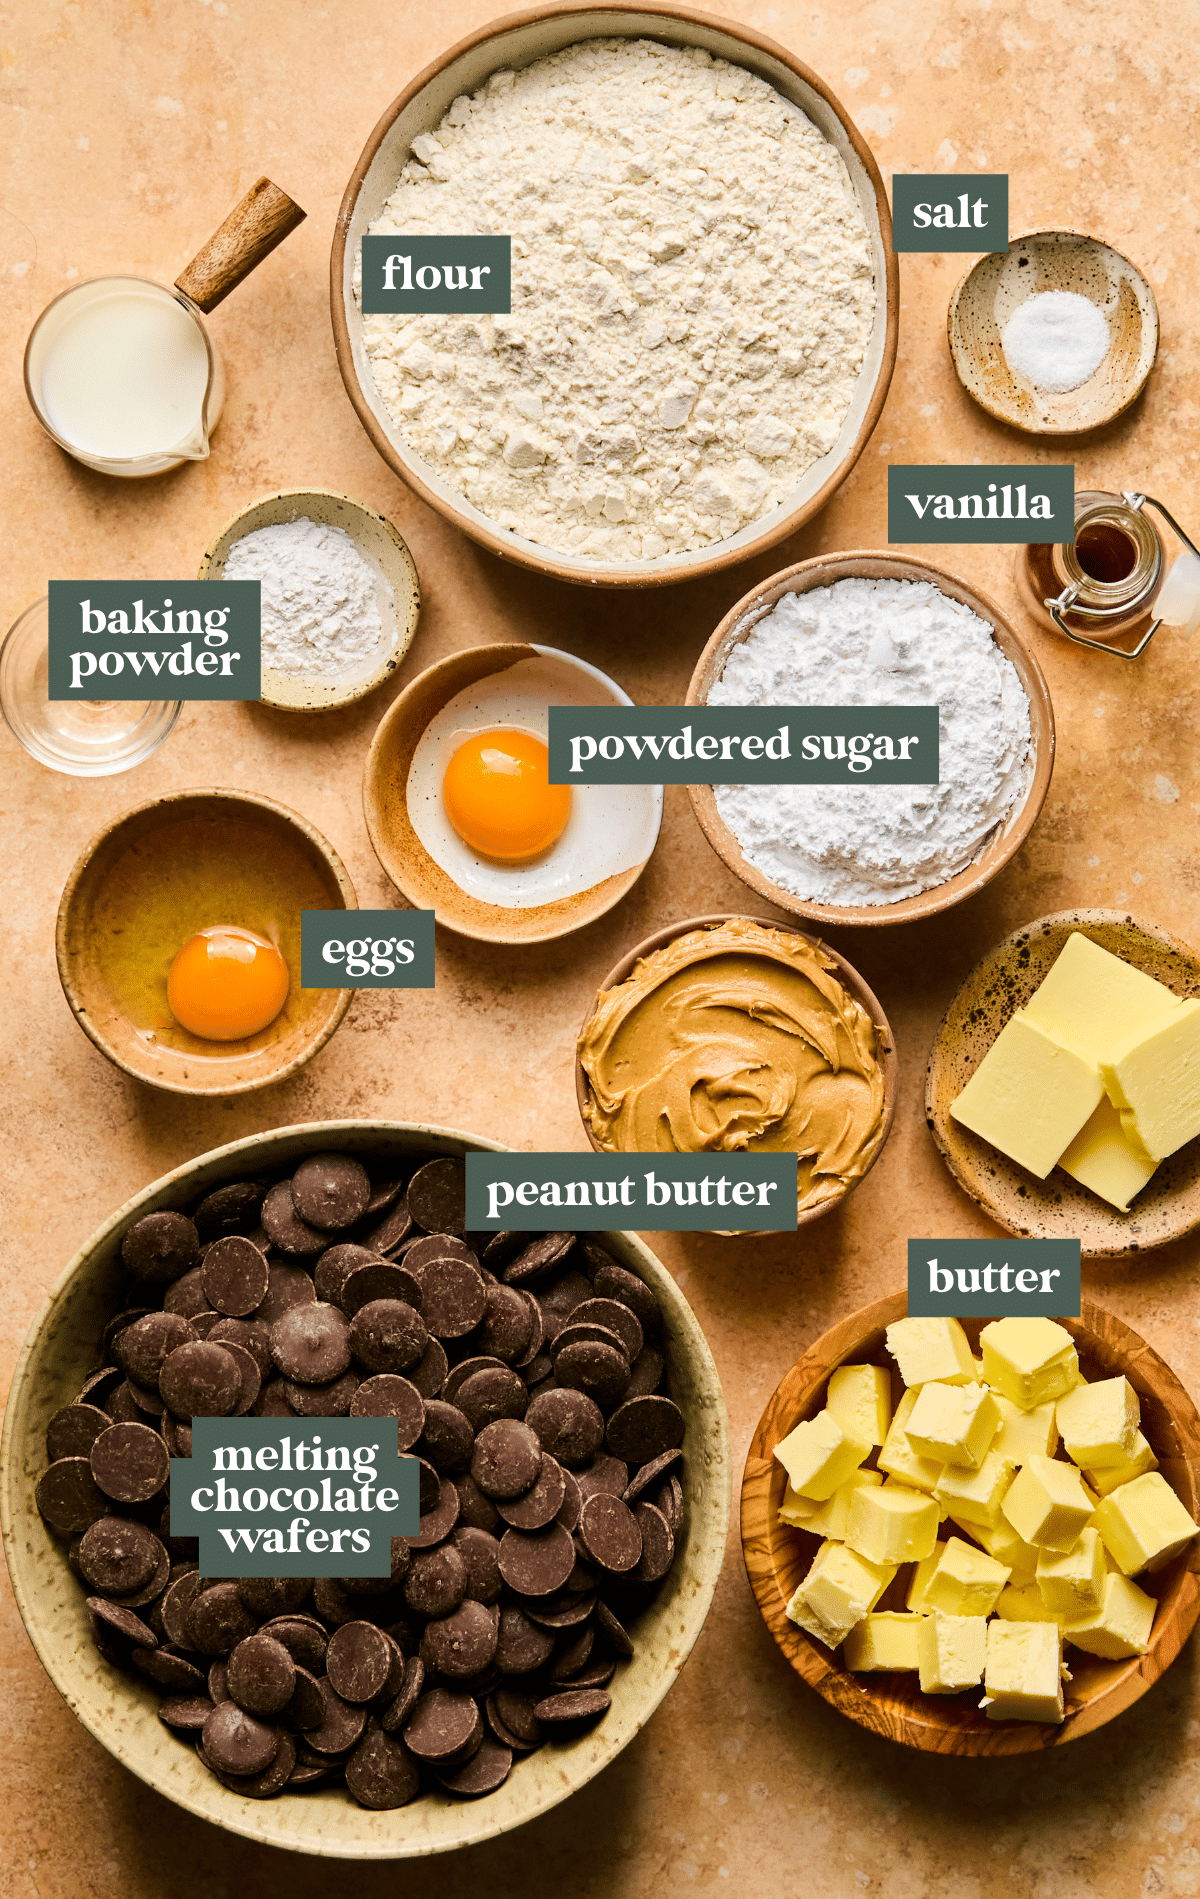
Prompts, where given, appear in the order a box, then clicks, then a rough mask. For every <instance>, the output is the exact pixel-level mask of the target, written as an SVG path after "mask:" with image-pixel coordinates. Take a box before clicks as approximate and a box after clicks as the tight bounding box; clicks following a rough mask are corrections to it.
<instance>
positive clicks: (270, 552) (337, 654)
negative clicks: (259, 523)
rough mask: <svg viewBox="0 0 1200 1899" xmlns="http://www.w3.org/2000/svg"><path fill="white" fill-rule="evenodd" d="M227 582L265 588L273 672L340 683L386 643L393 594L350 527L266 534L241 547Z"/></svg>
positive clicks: (304, 522)
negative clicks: (385, 615) (382, 607)
mask: <svg viewBox="0 0 1200 1899" xmlns="http://www.w3.org/2000/svg"><path fill="white" fill-rule="evenodd" d="M224 577H225V579H226V580H259V581H261V582H262V663H263V667H264V669H265V670H266V671H269V672H280V673H291V674H293V675H296V674H299V675H303V676H304V677H305V678H318V679H337V678H340V677H341V676H342V675H343V674H345V673H347V672H350V671H353V670H354V668H355V667H357V666H360V665H361V664H362V663H363V661H365V660H368V659H370V657H371V655H372V654H373V653H376V652H378V650H379V648H380V646H381V645H382V644H383V637H384V634H383V621H382V619H381V617H380V611H379V595H380V591H381V590H382V592H383V595H384V600H385V603H386V604H390V603H391V589H390V588H389V587H388V585H387V582H386V581H385V580H384V578H383V575H382V574H381V573H380V572H379V570H378V569H377V568H375V567H374V566H373V565H372V564H371V562H370V561H368V560H367V559H366V558H365V557H364V556H363V555H362V554H360V553H359V551H358V549H357V547H356V546H355V545H354V542H353V541H352V540H351V538H350V536H349V535H348V534H347V533H346V531H345V529H344V528H339V527H329V526H326V524H325V523H324V522H322V521H310V520H309V519H308V517H307V516H301V518H300V519H299V520H298V521H280V522H278V523H276V524H275V525H274V526H272V527H265V528H258V529H257V530H256V531H255V532H254V533H253V534H247V535H244V536H243V538H242V539H241V540H240V541H235V542H234V544H233V546H232V548H231V549H230V551H229V554H228V556H227V558H226V561H225V574H224Z"/></svg>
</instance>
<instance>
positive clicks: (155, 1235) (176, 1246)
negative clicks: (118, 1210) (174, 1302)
mask: <svg viewBox="0 0 1200 1899" xmlns="http://www.w3.org/2000/svg"><path fill="white" fill-rule="evenodd" d="M121 1259H122V1262H123V1264H124V1265H126V1266H127V1267H128V1268H129V1270H130V1272H131V1273H132V1274H133V1275H134V1277H135V1278H136V1279H144V1280H148V1281H149V1282H150V1284H151V1285H166V1284H167V1283H168V1282H169V1281H170V1280H172V1279H181V1278H182V1277H183V1274H184V1273H190V1272H191V1270H192V1268H193V1266H198V1265H199V1264H200V1235H199V1234H198V1233H197V1231H196V1225H195V1222H194V1221H193V1220H189V1219H188V1218H187V1215H186V1214H183V1213H169V1212H162V1213H145V1214H143V1215H142V1218H141V1219H140V1220H137V1221H135V1222H134V1224H133V1225H132V1226H131V1227H130V1229H129V1231H128V1233H127V1234H126V1235H125V1237H124V1239H123V1240H122V1241H121Z"/></svg>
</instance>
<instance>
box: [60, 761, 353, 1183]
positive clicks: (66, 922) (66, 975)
mask: <svg viewBox="0 0 1200 1899" xmlns="http://www.w3.org/2000/svg"><path fill="white" fill-rule="evenodd" d="M194 798H223V799H226V800H227V801H228V802H229V803H230V804H231V805H237V804H249V805H254V806H256V807H257V808H258V809H259V810H262V811H269V812H270V813H271V815H272V816H273V817H277V818H283V819H284V820H285V821H286V822H287V823H288V824H289V825H291V826H292V827H293V828H294V829H296V830H298V831H299V832H300V833H301V835H302V836H303V837H304V838H305V839H306V841H307V842H308V843H309V844H311V845H313V846H314V847H315V848H316V850H317V852H318V853H319V855H320V856H321V858H322V859H323V860H324V863H325V865H326V868H327V869H328V870H329V871H330V872H331V873H332V875H333V877H334V880H335V881H336V883H337V887H338V890H339V891H340V893H341V895H342V896H343V898H344V899H345V903H344V908H345V909H347V910H354V909H357V907H358V898H357V896H356V894H355V890H354V885H353V884H352V883H351V881H350V873H349V871H348V870H347V869H346V866H345V865H344V864H343V862H342V860H341V858H340V857H339V856H338V854H337V852H336V851H335V850H334V848H333V845H332V844H331V843H330V842H329V840H328V839H327V838H325V837H323V836H322V834H321V832H320V831H318V830H317V828H316V826H315V825H313V824H310V823H309V821H308V819H307V818H306V817H304V816H302V814H301V813H300V812H299V811H293V810H292V808H291V807H290V806H289V805H286V804H279V803H277V801H276V800H275V799H274V798H265V797H263V796H262V794H261V793H259V792H253V791H230V790H228V789H227V788H224V787H222V786H219V785H197V786H194V787H191V788H190V789H188V790H185V791H170V792H167V793H166V794H165V795H164V796H162V797H159V798H147V799H146V801H145V803H144V804H137V805H134V806H133V807H132V808H131V809H130V810H128V811H122V813H121V815H120V817H118V818H114V819H113V820H112V822H111V823H110V824H106V825H105V826H104V827H103V829H102V830H99V831H97V832H96V834H95V836H94V837H92V838H90V839H89V841H88V842H87V843H86V844H85V845H84V847H83V849H82V851H80V853H79V856H78V857H77V858H76V860H75V862H74V864H73V865H72V866H71V873H70V875H69V877H68V878H67V881H66V883H65V884H64V885H63V893H62V896H61V897H60V898H59V903H58V914H57V916H56V918H55V923H54V959H55V962H56V964H57V966H58V980H59V982H60V984H61V985H62V992H63V995H64V996H65V997H66V1000H67V1005H68V1007H69V1008H70V1011H71V1014H72V1015H73V1016H74V1018H75V1021H76V1022H77V1023H78V1025H79V1027H80V1028H81V1029H82V1030H83V1032H84V1034H85V1035H86V1036H87V1038H88V1041H89V1042H91V1043H92V1045H93V1046H94V1047H95V1048H98V1049H99V1051H100V1053H101V1054H102V1055H103V1056H105V1058H106V1059H107V1060H108V1061H110V1062H111V1063H112V1064H113V1067H114V1068H119V1069H120V1070H121V1072H122V1074H125V1075H128V1076H129V1077H130V1078H131V1079H132V1080H133V1081H140V1082H142V1083H144V1085H145V1086H146V1087H147V1088H157V1089H160V1090H161V1091H162V1092H163V1093H164V1094H173V1095H187V1096H188V1097H189V1098H190V1099H191V1100H194V1101H195V1100H204V1099H206V1098H212V1097H214V1096H217V1095H245V1094H251V1093H253V1092H254V1090H255V1089H256V1088H268V1087H270V1086H272V1085H273V1083H275V1082H277V1081H285V1080H286V1079H287V1077H288V1076H289V1075H294V1074H295V1073H296V1071H297V1069H299V1068H303V1066H304V1064H305V1063H306V1062H309V1061H311V1060H312V1058H313V1056H314V1055H316V1054H318V1053H319V1052H320V1050H321V1049H323V1048H324V1046H325V1044H326V1042H328V1040H329V1038H330V1036H331V1035H333V1033H334V1031H335V1030H336V1029H337V1028H338V1027H340V1025H341V1022H342V1020H343V1018H344V1017H345V1014H346V1011H347V1009H348V1008H349V1007H350V1004H351V1002H352V1000H353V998H354V991H353V989H340V990H339V991H338V994H337V1001H336V1002H335V1004H334V1007H333V1011H332V1013H331V1015H330V1016H329V1019H328V1021H326V1022H325V1023H324V1024H323V1025H322V1027H321V1028H320V1030H319V1031H318V1033H317V1034H316V1035H315V1036H314V1037H313V1040H312V1042H311V1044H310V1045H309V1046H308V1047H306V1048H304V1049H302V1050H301V1051H300V1052H299V1053H297V1054H296V1055H294V1056H293V1057H292V1059H291V1060H290V1061H289V1062H287V1063H286V1064H285V1065H284V1066H283V1067H282V1068H279V1069H276V1070H275V1071H274V1072H273V1073H271V1074H269V1075H264V1076H263V1077H262V1078H261V1080H254V1081H240V1082H226V1083H224V1084H223V1085H222V1086H221V1087H220V1088H219V1089H213V1088H189V1087H188V1086H187V1085H186V1084H185V1083H182V1082H177V1081H156V1080H154V1079H153V1078H152V1077H151V1076H149V1075H144V1074H143V1073H142V1072H141V1070H140V1069H137V1068H133V1067H131V1066H130V1064H129V1063H128V1062H127V1061H126V1060H125V1059H124V1057H123V1056H121V1055H120V1054H119V1053H118V1051H117V1050H116V1049H115V1048H113V1047H112V1045H111V1043H109V1042H108V1041H107V1040H106V1038H105V1037H104V1035H103V1034H102V1033H101V1032H100V1030H99V1029H98V1028H97V1027H96V1024H95V1021H94V1019H93V1017H92V1015H91V1013H90V1011H89V1010H88V1009H87V1007H86V1006H85V1003H84V999H83V997H82V996H81V995H80V994H79V993H78V991H77V988H76V983H75V975H74V968H73V959H72V958H71V957H70V955H69V954H68V949H67V934H68V930H69V928H70V921H71V911H72V906H73V904H74V902H75V899H76V896H77V894H78V890H79V886H80V884H81V883H82V882H83V879H84V878H85V877H86V876H87V873H88V871H89V869H90V868H91V864H92V860H93V858H94V857H95V855H96V853H97V851H98V850H99V849H100V847H101V845H102V844H105V843H107V842H108V840H109V839H110V838H112V837H114V836H115V835H116V833H117V832H118V831H119V830H120V829H121V827H122V825H125V824H128V823H129V822H130V820H131V819H133V818H139V817H141V816H142V815H143V814H144V813H145V812H147V811H158V810H162V809H163V808H164V807H165V806H167V805H172V804H184V803H188V802H190V801H191V800H192V799H194ZM158 1184H160V1185H161V1182H160V1183H158Z"/></svg>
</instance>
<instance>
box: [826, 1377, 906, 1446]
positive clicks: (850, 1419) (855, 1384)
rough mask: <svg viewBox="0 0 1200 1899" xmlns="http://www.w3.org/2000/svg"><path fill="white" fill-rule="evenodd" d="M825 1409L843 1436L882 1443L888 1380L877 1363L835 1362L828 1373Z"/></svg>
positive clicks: (889, 1398)
mask: <svg viewBox="0 0 1200 1899" xmlns="http://www.w3.org/2000/svg"><path fill="white" fill-rule="evenodd" d="M825 1409H826V1410H827V1411H828V1412H829V1413H830V1414H831V1416H833V1417H835V1418H836V1419H837V1421H838V1423H839V1424H840V1425H841V1427H842V1429H843V1431H844V1432H845V1433H846V1436H847V1437H853V1438H858V1439H860V1440H861V1441H862V1442H864V1443H867V1444H882V1443H883V1440H884V1438H885V1437H886V1436H887V1434H888V1427H889V1426H890V1424H891V1422H892V1381H891V1379H890V1377H889V1376H888V1374H887V1372H885V1371H884V1370H883V1369H882V1367H881V1366H879V1365H839V1366H838V1368H837V1370H836V1371H832V1372H830V1374H829V1383H828V1385H827V1386H826V1387H825Z"/></svg>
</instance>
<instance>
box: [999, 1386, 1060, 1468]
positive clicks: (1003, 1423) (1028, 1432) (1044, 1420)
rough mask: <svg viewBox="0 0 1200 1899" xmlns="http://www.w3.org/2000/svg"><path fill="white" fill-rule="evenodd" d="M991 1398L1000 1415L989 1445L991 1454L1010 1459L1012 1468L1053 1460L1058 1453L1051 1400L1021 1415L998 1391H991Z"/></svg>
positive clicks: (1011, 1402) (1017, 1406)
mask: <svg viewBox="0 0 1200 1899" xmlns="http://www.w3.org/2000/svg"><path fill="white" fill-rule="evenodd" d="M992 1397H993V1398H994V1399H995V1401H996V1409H997V1410H998V1411H999V1413H1000V1429H999V1431H998V1432H997V1433H996V1436H995V1438H994V1440H993V1442H992V1449H993V1450H994V1451H999V1453H1000V1455H1001V1457H1007V1458H1010V1459H1011V1460H1012V1462H1013V1463H1014V1464H1023V1463H1024V1462H1025V1461H1026V1459H1027V1458H1030V1457H1053V1456H1054V1453H1055V1451H1056V1450H1057V1449H1058V1426H1057V1424H1056V1423H1055V1421H1054V1402H1053V1400H1051V1401H1050V1402H1048V1403H1046V1404H1039V1405H1035V1406H1034V1407H1033V1410H1032V1411H1022V1409H1021V1407H1020V1405H1019V1404H1014V1403H1013V1401H1012V1399H1011V1398H1006V1397H1005V1395H1004V1393H1003V1392H1002V1391H993V1393H992Z"/></svg>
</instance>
